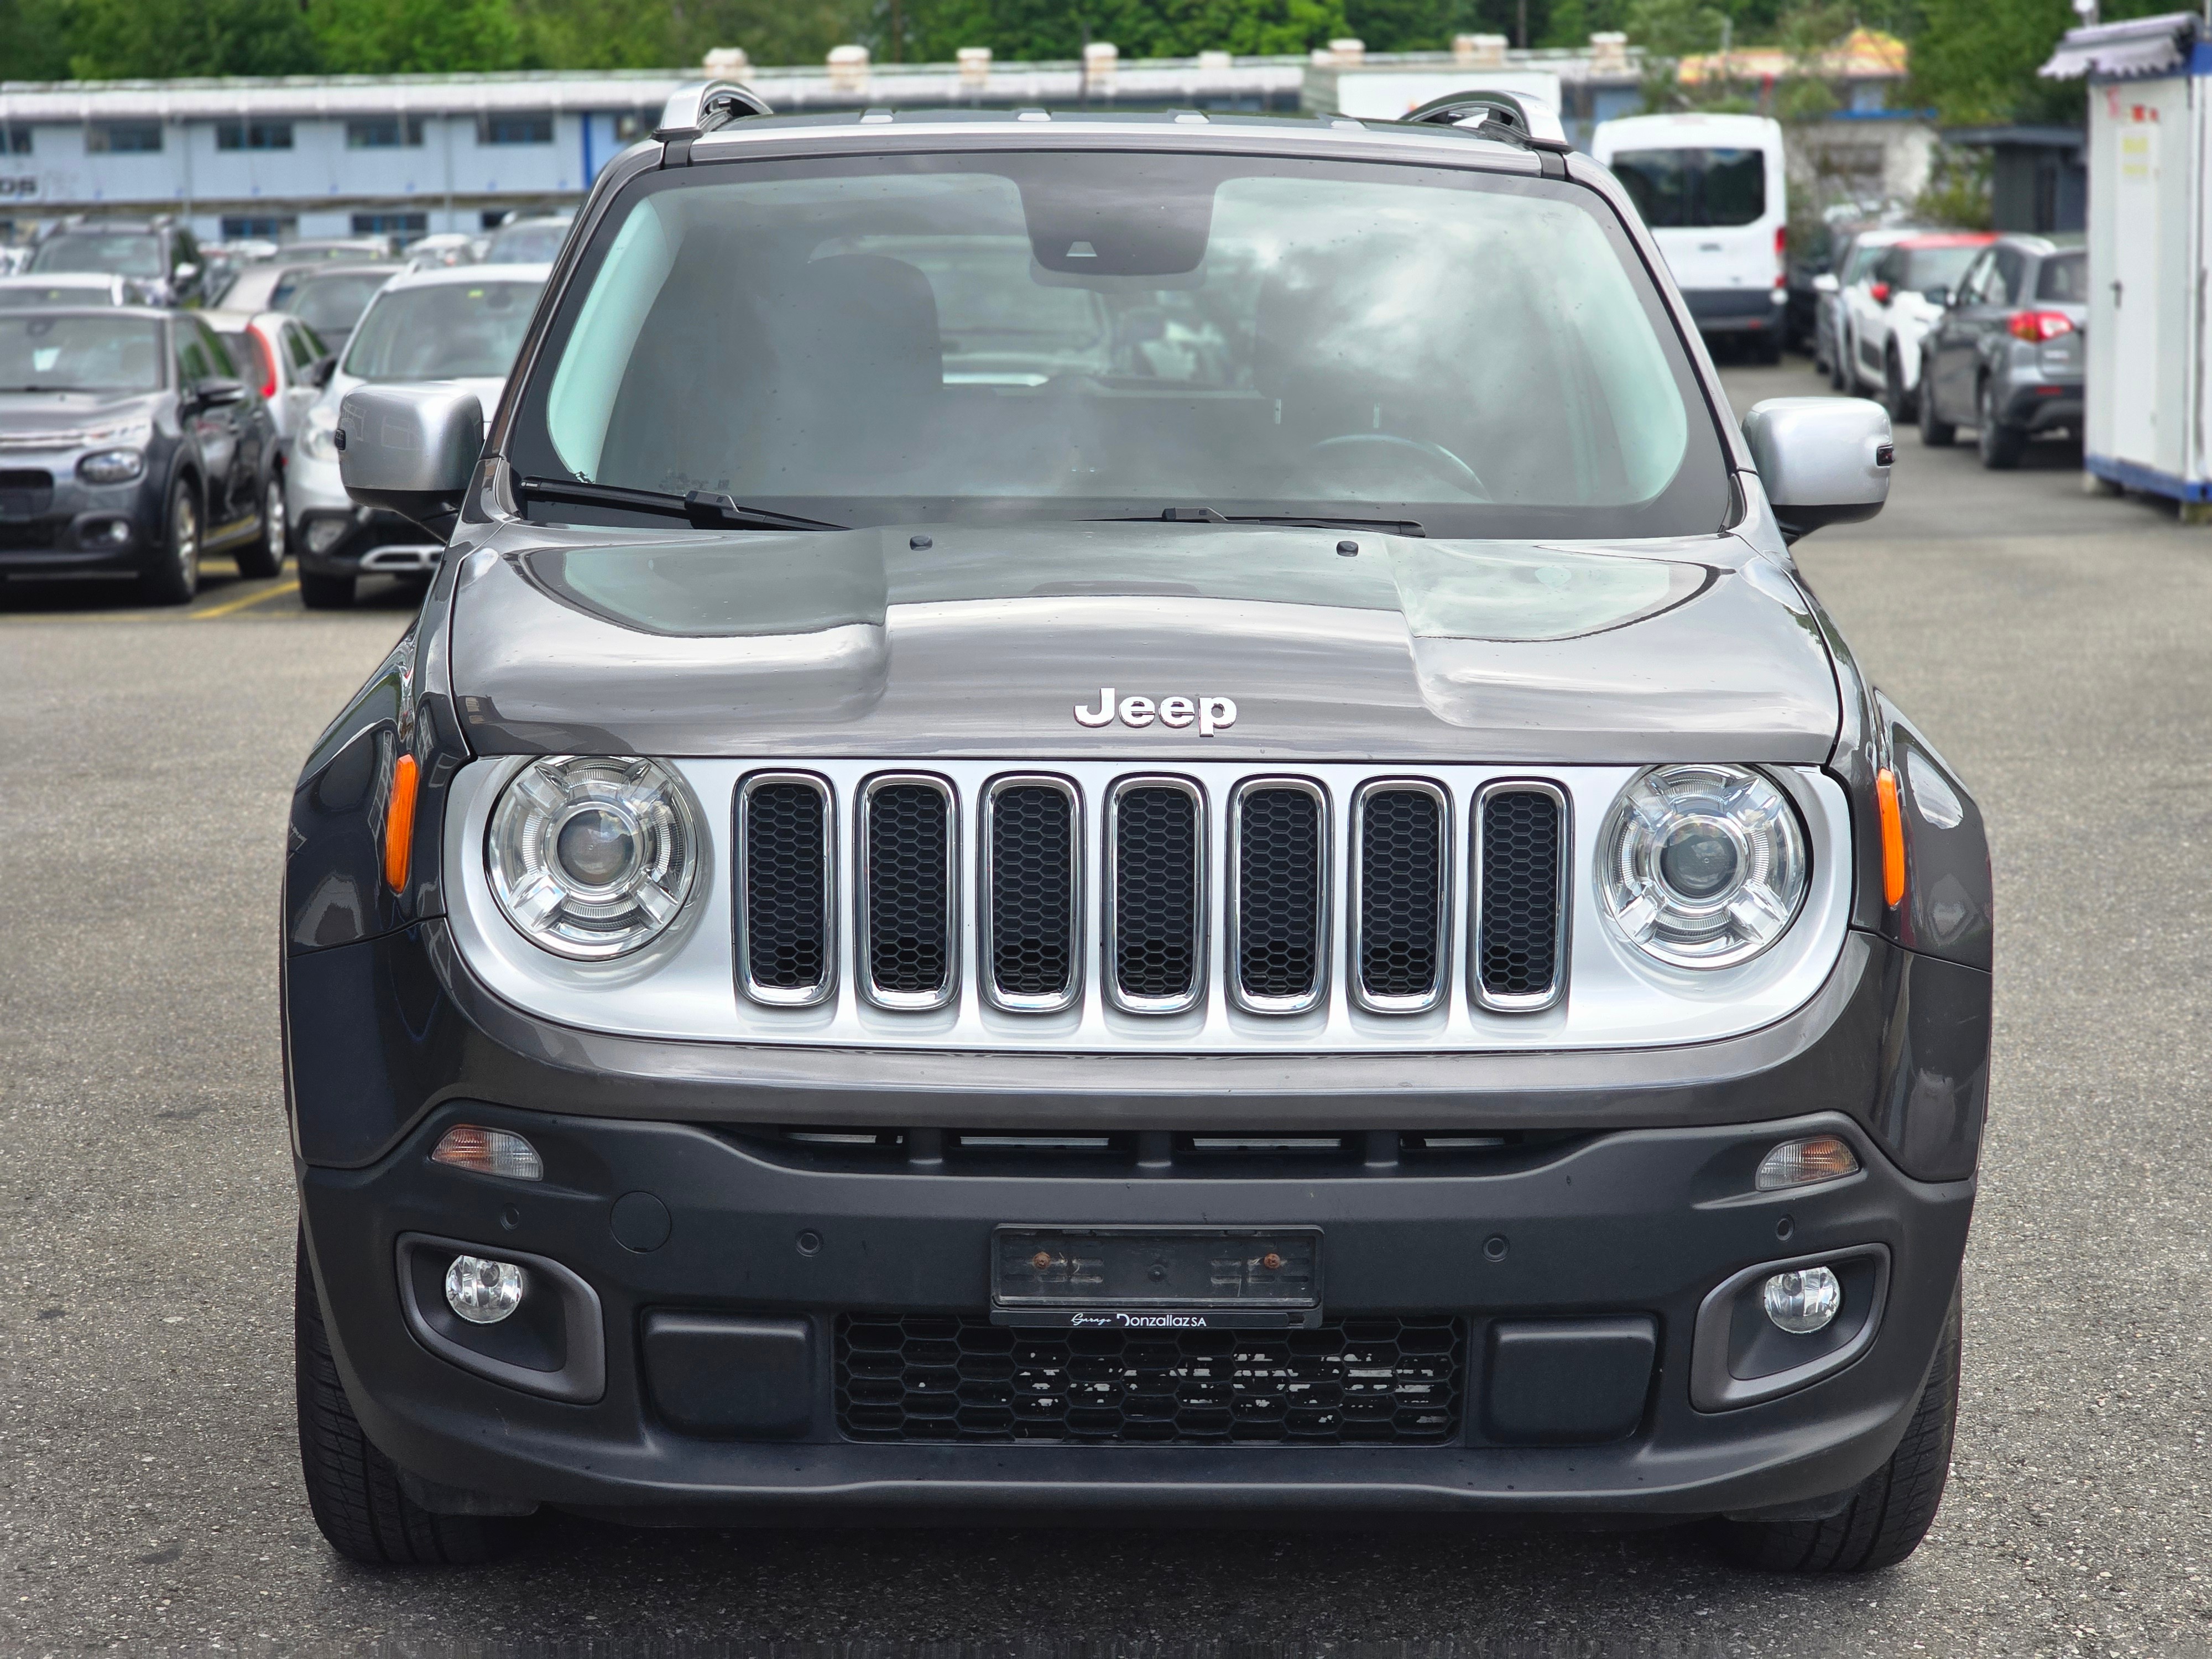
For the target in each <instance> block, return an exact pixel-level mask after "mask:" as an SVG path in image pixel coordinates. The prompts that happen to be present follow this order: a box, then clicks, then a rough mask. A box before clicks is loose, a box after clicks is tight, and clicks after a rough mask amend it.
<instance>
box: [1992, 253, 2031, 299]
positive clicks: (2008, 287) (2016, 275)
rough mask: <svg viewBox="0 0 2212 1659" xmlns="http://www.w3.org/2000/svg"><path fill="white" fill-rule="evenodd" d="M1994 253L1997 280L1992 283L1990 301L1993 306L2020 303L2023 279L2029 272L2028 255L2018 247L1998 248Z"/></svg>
mask: <svg viewBox="0 0 2212 1659" xmlns="http://www.w3.org/2000/svg"><path fill="white" fill-rule="evenodd" d="M1994 253H1995V256H1996V271H1997V280H1996V282H1994V283H1991V284H1990V299H1989V302H1990V304H1991V305H1993V306H2010V305H2018V304H2019V303H2020V299H2021V288H2022V287H2023V286H2024V284H2023V283H2022V282H2021V278H2022V277H2023V276H2026V275H2027V257H2026V256H2025V255H2023V254H2022V253H2021V251H2020V250H2019V249H2018V248H2016V247H2001V248H1997V249H1995V250H1994Z"/></svg>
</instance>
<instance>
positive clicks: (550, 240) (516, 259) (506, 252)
mask: <svg viewBox="0 0 2212 1659" xmlns="http://www.w3.org/2000/svg"><path fill="white" fill-rule="evenodd" d="M568 225H569V219H568V216H567V215H561V216H552V215H546V216H540V217H536V218H528V219H516V220H513V221H511V222H508V223H507V224H504V225H501V227H500V228H498V229H497V230H496V231H495V232H493V233H492V238H491V240H490V242H489V244H488V245H487V246H485V248H484V251H483V262H484V263H485V264H490V265H542V264H547V263H549V262H550V260H551V259H552V258H554V257H555V256H556V254H558V253H559V252H561V245H562V243H563V242H565V241H567V240H568Z"/></svg>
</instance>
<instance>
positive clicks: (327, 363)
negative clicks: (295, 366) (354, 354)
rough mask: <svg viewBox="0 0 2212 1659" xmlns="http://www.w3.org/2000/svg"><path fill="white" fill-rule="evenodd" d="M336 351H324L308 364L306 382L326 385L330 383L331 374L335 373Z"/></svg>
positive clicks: (336, 363)
mask: <svg viewBox="0 0 2212 1659" xmlns="http://www.w3.org/2000/svg"><path fill="white" fill-rule="evenodd" d="M337 368H338V355H337V352H335V351H327V352H325V353H324V354H323V355H322V356H319V357H318V358H316V359H315V361H314V362H313V363H312V364H310V365H309V366H308V368H307V380H308V383H309V384H310V385H313V386H328V385H329V384H330V383H331V375H333V374H337Z"/></svg>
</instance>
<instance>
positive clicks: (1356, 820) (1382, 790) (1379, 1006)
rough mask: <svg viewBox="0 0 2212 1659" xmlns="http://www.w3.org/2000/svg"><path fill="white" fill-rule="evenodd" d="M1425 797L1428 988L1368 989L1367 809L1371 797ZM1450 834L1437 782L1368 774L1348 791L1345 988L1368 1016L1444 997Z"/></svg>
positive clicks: (1417, 1008) (1419, 1009) (1446, 800)
mask: <svg viewBox="0 0 2212 1659" xmlns="http://www.w3.org/2000/svg"><path fill="white" fill-rule="evenodd" d="M1400 792H1404V793H1409V794H1415V795H1425V796H1426V797H1428V798H1429V799H1431V800H1432V801H1433V802H1435V804H1436V809H1437V849H1436V860H1437V883H1436V898H1435V909H1436V933H1435V943H1434V945H1433V946H1432V947H1431V948H1432V950H1433V952H1434V954H1433V957H1432V958H1431V960H1432V961H1433V963H1434V964H1435V966H1434V969H1433V970H1432V977H1431V981H1430V984H1429V987H1428V989H1426V990H1425V991H1423V992H1421V993H1420V994H1418V995H1407V994H1396V993H1390V992H1377V991H1374V990H1370V988H1369V987H1368V984H1367V975H1366V960H1367V955H1366V951H1367V945H1368V944H1369V943H1370V941H1369V939H1368V938H1367V936H1366V935H1367V932H1368V930H1367V928H1366V927H1364V926H1363V925H1362V924H1363V921H1364V915H1365V912H1366V909H1367V906H1368V902H1369V901H1370V898H1372V897H1374V896H1375V894H1374V892H1373V891H1372V890H1371V887H1370V880H1369V877H1368V862H1369V860H1368V856H1367V854H1368V846H1367V840H1368V829H1369V823H1368V813H1369V809H1370V805H1371V804H1372V803H1373V801H1374V799H1375V797H1376V796H1377V795H1386V794H1395V793H1400ZM1454 839H1455V838H1454V836H1453V834H1452V803H1451V796H1450V795H1449V793H1446V792H1445V790H1444V789H1443V787H1442V786H1440V785H1439V784H1437V783H1436V782H1435V781H1432V780H1431V779H1428V778H1420V777H1404V778H1370V779H1369V780H1368V781H1366V782H1364V783H1363V784H1361V785H1360V786H1359V787H1358V789H1356V790H1355V791H1353V792H1352V845H1351V847H1350V848H1348V849H1347V850H1348V852H1349V854H1350V858H1349V860H1348V863H1349V866H1350V869H1351V890H1350V891H1349V892H1347V893H1346V896H1345V905H1344V929H1345V935H1346V953H1345V959H1346V963H1347V964H1348V965H1347V967H1346V983H1347V988H1348V989H1349V990H1350V991H1351V993H1352V1001H1353V1002H1354V1003H1356V1004H1358V1006H1360V1007H1362V1008H1364V1009H1365V1010H1367V1012H1370V1013H1371V1014H1420V1013H1426V1012H1428V1011H1429V1010H1430V1009H1431V1008H1434V1007H1435V1006H1437V1004H1439V1003H1441V1002H1442V1001H1443V1000H1444V996H1445V994H1446V992H1447V990H1448V989H1449V984H1450V980H1451V969H1450V968H1449V963H1450V961H1451V913H1452V902H1451V896H1452V861H1451V849H1452V842H1453V840H1454Z"/></svg>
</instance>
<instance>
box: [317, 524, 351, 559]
mask: <svg viewBox="0 0 2212 1659" xmlns="http://www.w3.org/2000/svg"><path fill="white" fill-rule="evenodd" d="M352 528H353V522H352V520H349V519H317V520H315V521H314V522H313V524H311V525H309V526H307V551H309V552H310V553H327V552H329V551H330V550H331V549H332V548H334V547H336V546H337V544H339V543H340V542H342V541H343V540H344V539H345V534H346V532H348V531H349V530H351V529H352Z"/></svg>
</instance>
